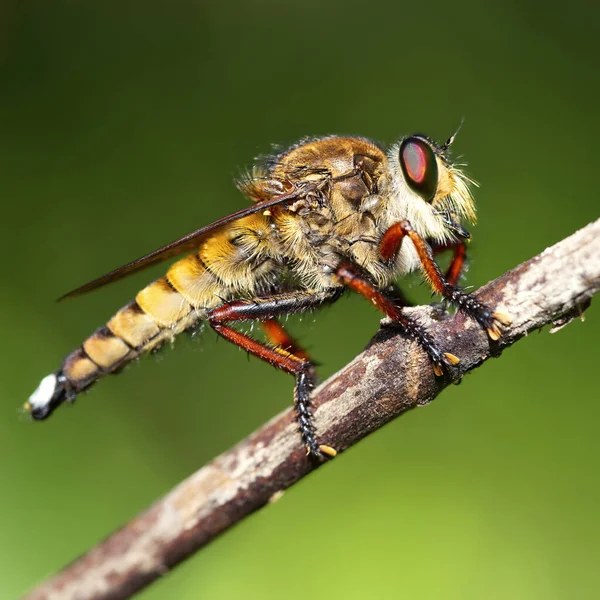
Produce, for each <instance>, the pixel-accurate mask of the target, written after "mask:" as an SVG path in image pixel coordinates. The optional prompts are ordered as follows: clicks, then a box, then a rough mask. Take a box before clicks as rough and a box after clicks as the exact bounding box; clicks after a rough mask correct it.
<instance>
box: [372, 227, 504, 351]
mask: <svg viewBox="0 0 600 600" xmlns="http://www.w3.org/2000/svg"><path fill="white" fill-rule="evenodd" d="M405 237H408V238H409V239H410V240H411V241H412V243H413V245H414V247H415V249H416V251H417V254H418V256H419V259H420V261H421V268H422V269H423V273H424V274H425V277H426V279H427V281H428V282H429V284H430V285H431V288H432V289H433V291H434V292H436V293H438V294H440V295H441V296H443V297H444V298H446V300H448V302H450V303H451V304H453V305H455V306H456V307H458V309H459V310H462V311H464V312H466V313H467V314H468V315H469V316H471V317H472V318H474V319H475V320H476V321H477V322H478V323H479V324H480V325H481V326H482V327H483V328H484V329H485V330H486V331H487V333H488V335H489V336H490V338H491V339H492V340H498V339H499V338H500V336H501V335H502V329H501V325H510V318H509V317H508V316H507V315H505V314H503V313H499V312H492V311H491V310H490V309H489V308H488V307H487V306H485V305H484V304H483V303H481V302H479V300H477V299H476V298H475V297H474V296H472V295H471V294H467V293H466V292H463V291H462V290H461V289H460V288H459V287H457V286H456V285H454V284H451V283H449V282H447V281H446V280H445V279H444V277H443V275H442V273H441V271H440V268H439V267H438V266H437V264H436V262H435V260H433V255H432V251H431V248H430V246H429V244H427V242H426V241H425V240H424V239H423V238H422V237H421V236H420V235H419V234H418V233H417V232H416V231H415V230H414V229H413V228H412V226H411V224H410V223H409V222H408V221H401V222H400V223H396V224H395V225H392V226H391V227H390V228H389V229H388V230H387V231H386V232H385V234H384V235H383V238H382V239H381V242H380V243H379V252H380V254H381V257H382V258H383V259H384V260H386V261H390V262H391V261H392V260H394V258H395V257H396V255H397V254H398V252H399V250H400V247H401V246H402V241H403V240H404V238H405ZM459 272H460V271H459Z"/></svg>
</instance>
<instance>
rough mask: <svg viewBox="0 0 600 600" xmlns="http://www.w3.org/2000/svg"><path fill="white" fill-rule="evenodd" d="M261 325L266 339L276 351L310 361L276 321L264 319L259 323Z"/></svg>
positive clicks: (306, 354)
mask: <svg viewBox="0 0 600 600" xmlns="http://www.w3.org/2000/svg"><path fill="white" fill-rule="evenodd" d="M261 325H262V327H263V329H264V330H265V333H266V334H267V337H268V338H269V340H270V341H271V343H272V344H273V345H274V346H275V348H276V349H279V350H283V351H284V352H286V353H289V354H293V355H294V356H297V357H298V358H303V359H304V360H310V357H309V356H308V353H307V352H306V351H305V350H304V349H303V348H302V347H301V346H300V345H299V344H298V343H297V342H296V340H295V339H294V338H293V337H292V336H291V335H290V334H289V333H288V332H287V331H286V330H285V328H284V327H283V325H281V323H279V322H278V321H277V320H276V319H273V318H271V319H266V320H264V321H261Z"/></svg>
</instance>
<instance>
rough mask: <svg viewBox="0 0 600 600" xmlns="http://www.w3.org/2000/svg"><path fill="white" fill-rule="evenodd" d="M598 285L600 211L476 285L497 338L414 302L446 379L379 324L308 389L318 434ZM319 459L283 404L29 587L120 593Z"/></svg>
mask: <svg viewBox="0 0 600 600" xmlns="http://www.w3.org/2000/svg"><path fill="white" fill-rule="evenodd" d="M599 289H600V220H598V221H596V222H594V223H591V224H590V225H588V226H587V227H585V228H584V229H581V230H580V231H578V232H577V233H575V234H573V235H572V236H570V237H568V238H566V239H565V240H563V241H561V242H559V243H558V244H556V245H555V246H552V247H551V248H548V249H547V250H545V251H544V252H542V253H541V254H540V255H538V256H536V257H534V258H532V259H531V260H528V261H527V262H525V263H523V264H521V265H519V266H517V267H515V268H514V269H512V270H511V271H509V272H507V273H505V274H504V275H502V276H501V277H499V278H498V279H496V280H494V281H492V282H490V283H488V284H487V285H486V286H484V287H483V288H481V289H480V290H478V291H477V293H476V295H477V296H478V297H479V298H480V299H481V300H483V301H484V302H486V303H487V304H489V305H490V306H492V307H494V309H495V310H497V311H501V312H503V313H506V314H508V315H510V317H511V318H512V325H511V326H510V327H508V328H506V331H505V333H504V335H503V337H502V338H501V339H500V340H499V341H498V342H493V341H491V340H490V339H489V338H488V336H487V335H486V334H485V332H484V331H483V330H482V329H481V328H480V327H479V326H478V325H477V324H476V323H475V322H474V321H472V320H470V319H469V318H467V317H465V316H464V315H462V314H457V315H454V316H451V315H448V314H446V313H443V312H441V311H440V309H439V307H438V308H436V307H416V308H413V309H410V310H411V312H412V313H413V314H414V315H415V316H416V317H417V318H418V319H419V320H420V321H421V322H422V323H423V324H424V325H426V326H427V327H428V329H429V331H430V332H431V334H432V336H433V337H434V339H435V340H436V341H437V344H438V346H439V347H441V348H442V349H444V350H447V351H450V352H452V353H453V354H455V355H457V356H458V357H460V359H461V362H460V364H459V365H458V367H457V368H455V369H454V370H453V373H452V374H450V375H448V376H446V377H444V378H437V377H435V376H434V374H433V371H432V368H431V363H430V361H429V359H428V358H427V356H425V354H424V353H423V352H422V351H421V350H420V348H419V347H417V346H416V345H415V343H414V342H411V341H409V340H407V339H404V338H403V337H402V336H401V335H399V334H398V332H397V331H396V330H395V329H394V327H393V326H392V325H390V324H389V323H388V324H386V323H384V324H383V325H382V328H381V329H380V331H379V332H378V333H377V335H376V336H375V337H374V338H373V340H371V342H370V343H369V345H368V347H367V348H366V349H365V350H364V351H363V352H362V353H361V354H360V355H359V356H357V357H356V358H355V359H354V360H353V361H352V362H351V363H350V364H348V365H347V366H346V367H344V368H343V369H342V370H341V371H339V372H338V373H336V374H335V375H334V376H333V377H331V378H330V379H329V380H328V381H326V382H325V383H324V384H323V385H321V386H320V387H319V388H318V389H317V390H316V391H315V394H314V406H315V419H316V425H317V432H318V436H319V441H320V442H321V443H325V444H328V445H329V446H332V447H334V448H335V449H337V450H338V452H343V450H345V449H346V448H348V447H349V446H352V445H353V444H356V443H357V442H358V441H359V440H361V439H362V438H363V437H365V436H367V435H368V434H369V433H371V432H373V431H375V430H377V429H379V428H380V427H382V426H383V425H385V424H386V423H387V422H389V421H390V420H391V419H393V418H395V417H397V416H399V415H401V414H403V413H404V412H406V411H407V410H409V409H411V408H414V407H416V406H421V405H424V404H427V403H429V402H431V401H432V400H433V399H434V398H435V397H436V396H437V395H438V394H439V393H440V392H441V391H442V390H443V389H444V388H445V387H446V386H447V385H449V384H450V383H452V382H453V381H457V380H458V379H460V378H461V377H462V376H463V375H465V374H466V373H467V372H468V371H470V370H472V369H474V368H476V367H478V366H480V365H481V364H482V363H483V362H484V361H486V360H487V359H488V358H490V357H497V356H499V355H500V354H501V352H502V351H503V350H504V349H505V348H507V347H508V346H510V345H511V344H513V343H515V342H516V341H517V340H519V339H520V338H522V337H523V336H526V335H527V334H529V333H530V332H532V331H534V330H536V329H540V328H541V327H543V326H544V325H551V326H552V328H551V329H550V332H551V333H552V332H554V331H557V330H558V329H560V328H561V327H564V326H565V325H566V324H568V323H569V322H570V321H571V320H572V319H573V318H576V317H580V316H581V317H582V315H583V311H584V310H585V309H586V308H587V307H588V306H589V304H590V301H591V297H592V296H593V295H594V294H595V293H596V292H597V291H598V290H599ZM335 460H341V459H340V457H339V456H338V458H336V459H335ZM317 466H318V465H315V464H314V463H313V462H311V460H310V459H309V458H308V457H307V456H306V451H305V449H304V447H303V445H302V442H301V440H300V436H299V435H298V432H297V428H296V424H295V422H294V415H293V411H292V409H291V408H290V409H288V410H286V411H284V412H283V413H281V414H280V415H278V416H276V417H275V418H273V419H272V420H271V421H270V422H268V423H267V424H265V425H264V426H262V427H261V428H260V429H258V430H257V431H255V432H254V433H253V434H252V435H250V436H249V437H248V438H246V439H245V440H243V441H241V442H240V443H239V444H237V445H236V446H235V447H233V448H231V449H230V450H228V451H227V452H224V453H223V454H221V455H220V456H219V457H217V458H216V459H215V460H213V461H212V462H211V463H209V464H207V465H205V466H204V467H202V468H201V469H200V470H199V471H197V472H196V473H194V474H193V475H191V476H190V477H188V478H187V479H186V480H185V481H183V482H181V483H180V484H179V485H178V486H177V487H175V488H174V489H173V490H172V491H171V492H169V493H168V494H167V495H166V496H164V497H163V498H162V499H160V500H158V501H157V502H156V503H155V504H154V505H153V506H151V507H150V508H149V509H147V510H146V511H145V512H143V513H142V514H140V515H138V516H137V517H135V518H134V519H132V520H131V521H130V522H129V523H127V524H126V525H125V526H124V527H122V528H121V529H120V530H118V531H117V532H115V533H113V534H112V535H111V536H110V537H108V538H107V539H105V540H104V541H103V542H101V543H99V544H98V545H97V546H95V547H94V548H92V549H91V550H89V551H88V552H87V553H86V554H84V555H83V556H81V557H80V558H78V559H76V560H75V561H74V562H72V563H71V564H69V565H68V566H66V567H65V568H64V569H63V570H62V571H60V572H59V573H57V574H56V575H54V576H52V577H51V578H50V579H48V580H47V581H45V582H43V583H41V584H40V586H39V587H38V588H36V589H35V590H33V591H31V592H30V593H29V594H28V595H27V596H26V598H27V599H28V600H42V599H45V600H49V599H60V600H70V599H84V598H85V599H86V600H88V599H92V598H93V599H101V598H102V599H109V598H110V599H117V598H127V597H129V596H131V595H132V594H134V593H135V592H136V591H138V590H140V589H142V588H144V587H145V586H147V585H149V584H150V583H152V581H154V580H155V579H157V578H158V577H161V576H163V575H164V574H165V573H167V572H168V571H169V570H170V569H172V568H173V567H175V566H176V565H177V564H179V563H180V562H181V561H183V560H184V559H186V558H187V557H189V556H190V555H191V554H192V553H194V552H196V551H197V550H198V549H200V548H201V547H202V546H204V545H205V544H207V543H208V542H210V541H211V540H212V539H214V538H215V537H216V536H217V535H218V534H220V533H221V532H223V531H225V530H226V529H228V528H229V527H231V526H232V525H234V524H235V523H237V522H238V521H240V520H241V519H243V518H244V517H246V516H247V515H249V514H250V513H252V512H254V511H255V510H257V509H259V508H261V507H263V506H265V505H266V504H268V503H269V501H272V500H273V499H276V498H277V497H278V496H279V495H280V494H281V492H283V490H285V489H287V488H288V487H290V486H291V485H292V484H294V483H295V482H296V481H298V480H299V479H301V478H302V477H305V476H306V475H307V474H308V473H310V472H311V471H312V470H313V469H314V468H316V467H317Z"/></svg>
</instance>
